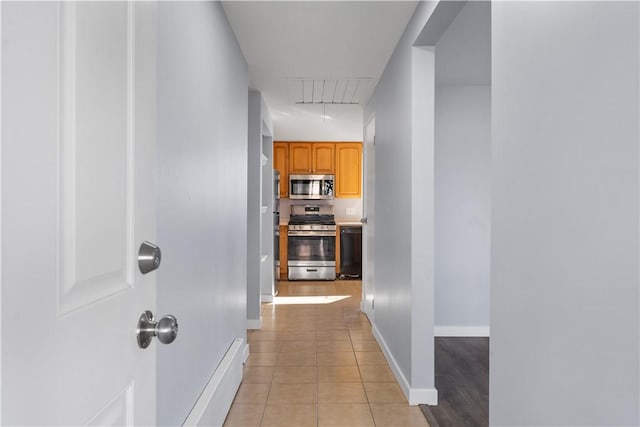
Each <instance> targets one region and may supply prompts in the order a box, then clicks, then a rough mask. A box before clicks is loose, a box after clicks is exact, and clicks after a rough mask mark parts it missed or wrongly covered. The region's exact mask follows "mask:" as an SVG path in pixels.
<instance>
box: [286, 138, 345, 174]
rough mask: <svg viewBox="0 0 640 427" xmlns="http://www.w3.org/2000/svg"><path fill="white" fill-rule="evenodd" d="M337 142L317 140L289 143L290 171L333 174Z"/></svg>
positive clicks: (292, 172) (291, 172)
mask: <svg viewBox="0 0 640 427" xmlns="http://www.w3.org/2000/svg"><path fill="white" fill-rule="evenodd" d="M334 153H335V144H333V143H328V142H327V143H315V142H290V143H289V173H290V174H291V175H294V174H333V173H335V166H334V157H335V156H334Z"/></svg>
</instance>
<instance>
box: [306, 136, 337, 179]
mask: <svg viewBox="0 0 640 427" xmlns="http://www.w3.org/2000/svg"><path fill="white" fill-rule="evenodd" d="M335 146H336V145H335V144H333V143H313V144H311V154H312V156H311V157H312V159H311V164H312V165H313V173H315V174H334V173H335V170H336V168H335V165H334V153H335Z"/></svg>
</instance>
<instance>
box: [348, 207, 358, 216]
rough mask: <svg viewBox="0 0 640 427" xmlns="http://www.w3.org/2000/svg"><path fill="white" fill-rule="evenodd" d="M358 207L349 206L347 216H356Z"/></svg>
mask: <svg viewBox="0 0 640 427" xmlns="http://www.w3.org/2000/svg"><path fill="white" fill-rule="evenodd" d="M355 214H356V208H347V216H355Z"/></svg>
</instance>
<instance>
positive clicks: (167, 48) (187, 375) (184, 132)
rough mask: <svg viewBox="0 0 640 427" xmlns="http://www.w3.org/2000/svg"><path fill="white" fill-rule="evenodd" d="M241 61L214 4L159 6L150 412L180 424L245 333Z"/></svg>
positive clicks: (161, 421) (243, 78) (244, 125)
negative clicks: (168, 329)
mask: <svg viewBox="0 0 640 427" xmlns="http://www.w3.org/2000/svg"><path fill="white" fill-rule="evenodd" d="M247 93H248V73H247V65H246V63H245V60H244V58H243V56H242V53H241V51H240V48H239V46H238V44H237V42H236V39H235V37H234V35H233V32H232V31H231V28H230V27H229V25H228V24H227V21H226V18H225V15H224V12H223V10H222V7H221V6H220V4H219V3H218V2H161V3H159V4H158V243H159V245H160V246H161V247H162V250H163V254H162V255H163V256H162V267H161V268H160V270H159V271H158V314H159V315H163V314H167V313H171V314H174V315H176V316H177V318H178V321H179V322H180V334H179V336H178V338H177V340H176V342H175V343H173V344H171V345H168V346H163V345H158V375H157V378H158V388H157V390H158V391H157V414H158V423H159V424H161V425H180V424H182V422H183V421H184V420H185V418H186V417H187V415H188V413H189V411H190V410H191V408H192V406H193V404H194V403H195V401H196V400H197V398H198V396H199V395H200V393H201V392H202V390H203V388H204V387H205V385H206V383H207V381H208V380H209V378H210V376H211V374H212V373H213V372H214V370H215V369H216V366H217V365H218V363H219V362H220V360H221V359H222V357H223V356H224V354H225V352H226V350H227V349H228V347H229V346H230V345H231V343H232V341H233V339H234V338H236V337H242V338H244V337H245V336H246V330H245V325H246V303H247V299H246V285H247V276H246V266H247V252H246V251H247V240H246V238H247V120H248V119H247Z"/></svg>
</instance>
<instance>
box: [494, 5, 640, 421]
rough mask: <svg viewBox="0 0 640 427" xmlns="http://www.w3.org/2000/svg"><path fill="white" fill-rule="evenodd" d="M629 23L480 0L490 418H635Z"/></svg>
mask: <svg viewBox="0 0 640 427" xmlns="http://www.w3.org/2000/svg"><path fill="white" fill-rule="evenodd" d="M639 27H640V25H639V4H638V3H637V2H619V3H615V2H527V3H521V2H494V3H493V5H492V38H493V41H492V161H493V171H492V182H493V183H492V186H493V188H492V207H491V209H492V237H491V240H492V254H491V258H492V266H491V268H492V271H491V274H492V279H491V372H490V384H491V389H490V396H491V398H490V414H491V415H490V417H491V420H490V421H491V422H490V424H491V425H495V426H524V425H527V426H531V425H537V426H544V425H574V426H578V425H607V426H614V425H627V426H630V425H636V426H637V425H639V424H640V415H639V413H638V411H639V407H640V405H639V401H640V384H639V378H640V377H639V374H640V372H639V365H638V361H639V360H640V354H639V348H640V345H639V344H640V343H639V336H640V327H639V324H640V322H639V320H640V319H639V311H640V306H639V298H640V295H639V294H640V292H639V288H638V279H639V277H638V268H639V250H638V249H639V243H640V241H639V231H640V230H639V223H638V218H639V209H638V203H639V189H640V187H639V177H640V174H639V169H640V165H639V157H638V156H639V154H640V152H639V149H638V141H639V138H640V130H639V120H638V117H639V114H640V109H639V105H640V97H639V90H640V85H639V75H640V67H639V48H640V46H639Z"/></svg>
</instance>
